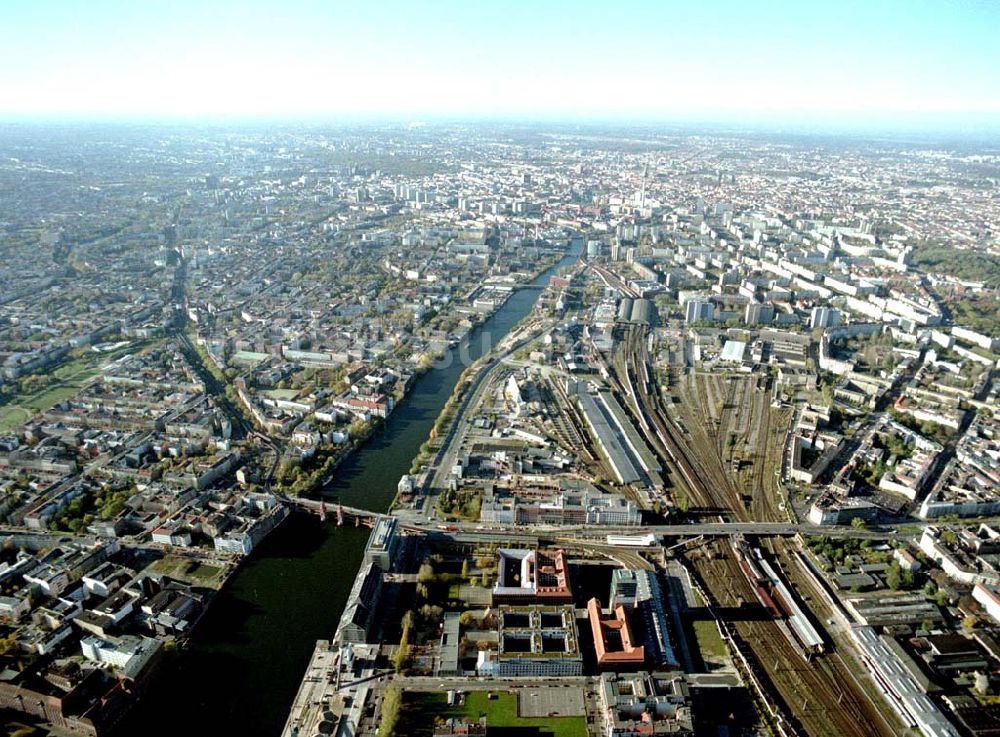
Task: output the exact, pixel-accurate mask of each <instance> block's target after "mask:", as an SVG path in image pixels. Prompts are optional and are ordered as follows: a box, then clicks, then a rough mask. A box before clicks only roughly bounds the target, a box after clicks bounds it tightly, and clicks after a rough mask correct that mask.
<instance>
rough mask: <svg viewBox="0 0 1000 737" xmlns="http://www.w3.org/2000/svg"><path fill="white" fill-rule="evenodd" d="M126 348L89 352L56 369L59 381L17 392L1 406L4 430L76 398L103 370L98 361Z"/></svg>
mask: <svg viewBox="0 0 1000 737" xmlns="http://www.w3.org/2000/svg"><path fill="white" fill-rule="evenodd" d="M138 345H139V346H142V345H145V344H144V343H143V344H138ZM135 349H136V346H129V347H128V350H129V351H131V350H135ZM125 352H127V351H126V349H119V350H118V351H114V352H112V353H108V354H102V355H100V356H98V355H96V354H94V355H92V354H89V353H88V354H84V355H82V356H80V357H79V358H74V359H73V360H71V361H67V362H66V363H64V364H62V365H61V366H59V367H58V368H56V369H54V370H53V371H52V376H53V377H54V378H55V379H57V381H56V382H54V383H52V384H51V385H50V386H47V387H45V388H44V389H40V390H39V391H37V392H33V393H31V394H20V395H17V396H13V397H11V399H10V402H9V404H8V405H7V406H5V407H0V433H8V432H11V431H13V430H16V429H17V428H18V427H20V426H21V425H23V424H24V423H25V422H26V421H27V420H28V419H29V418H30V417H31V416H32V415H33V414H39V413H41V412H45V411H46V410H49V409H51V408H52V407H54V406H55V405H57V404H59V403H60V402H63V401H65V400H67V399H72V398H73V397H75V396H76V395H77V393H78V392H79V391H80V390H81V389H82V388H83V387H85V386H86V385H87V384H88V383H89V382H90V381H91V379H93V378H94V377H95V376H97V375H98V374H99V373H100V369H99V368H98V366H97V363H98V362H107V361H108V360H110V358H111V357H113V356H115V355H117V354H124V353H125Z"/></svg>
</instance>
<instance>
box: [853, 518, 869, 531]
mask: <svg viewBox="0 0 1000 737" xmlns="http://www.w3.org/2000/svg"><path fill="white" fill-rule="evenodd" d="M867 526H868V525H867V523H865V521H864V520H863V519H862V518H861V517H855V518H854V519H852V520H851V527H853V528H854V529H856V530H863V529H864V528H865V527H867Z"/></svg>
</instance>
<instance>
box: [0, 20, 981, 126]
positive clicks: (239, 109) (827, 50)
mask: <svg viewBox="0 0 1000 737" xmlns="http://www.w3.org/2000/svg"><path fill="white" fill-rule="evenodd" d="M5 15H6V17H5V22H4V32H3V40H4V44H3V47H2V50H0V62H2V64H0V89H3V90H4V94H3V95H2V96H0V120H4V121H11V120H13V121H24V120H60V121H61V120H66V121H69V120H72V121H81V122H89V121H124V122H133V121H138V122H150V121H156V122H190V121H201V122H206V121H207V122H212V121H215V122H246V121H258V122H273V121H298V122H330V121H347V122H351V121H368V122H379V121H400V122H402V121H406V120H431V121H433V122H437V121H446V122H453V121H467V122H494V121H504V122H540V123H545V122H554V123H567V124H575V123H582V124H589V123H594V124H609V123H610V124H614V123H623V122H630V123H638V124H657V125H670V124H681V125H686V124H709V125H736V126H767V127H774V126H779V127H781V126H791V127H800V126H801V127H808V126H820V127H822V128H825V129H835V128H838V127H839V128H844V129H848V130H851V129H855V130H856V129H873V130H892V129H900V130H914V129H918V130H933V129H939V130H955V129H963V128H967V129H973V130H975V129H981V128H983V127H985V128H988V129H1000V50H998V46H997V44H995V43H994V42H993V39H992V38H991V34H992V33H993V32H994V31H995V29H996V28H998V27H1000V6H998V5H997V4H994V3H988V2H975V1H969V2H960V3H959V2H939V1H930V2H925V3H920V4H919V5H918V4H912V3H905V2H900V1H898V0H891V1H888V0H887V1H884V2H874V3H863V2H847V3H843V2H841V3H833V2H819V3H792V2H787V1H783V0H782V1H774V2H764V3H755V4H752V5H748V4H745V3H741V2H737V1H736V0H718V1H717V2H714V3H711V4H710V5H700V6H697V7H695V4H692V3H673V2H663V3H657V2H648V1H646V0H643V1H636V2H631V3H625V4H620V5H617V6H614V7H609V6H607V5H605V4H596V3H586V2H583V3H562V2H549V3H541V4H531V3H528V2H522V1H521V0H518V1H516V2H511V3H506V4H504V5H503V7H501V8H498V9H497V8H488V7H479V6H475V5H470V4H468V3H458V2H451V1H450V0H449V1H447V2H438V3H433V4H432V3H426V4H420V3H404V2H397V1H395V0H389V1H387V2H382V3H379V4H377V5H373V6H370V7H363V8H362V7H361V6H360V5H354V4H349V3H325V2H319V1H318V0H298V1H297V2H291V3H284V4H282V3H278V2H276V1H275V0H251V1H248V2H239V3H238V2H233V1H232V0H225V1H223V2H217V3H204V2H201V3H199V2H194V0H179V1H178V2H175V3H171V4H170V5H169V6H159V5H148V4H145V3H129V2H127V1H126V0H96V1H95V2H91V3H87V4H85V5H80V6H74V5H71V4H69V3H65V2H59V1H57V0H41V1H40V2H35V3H15V5H14V7H12V8H8V9H7V10H5Z"/></svg>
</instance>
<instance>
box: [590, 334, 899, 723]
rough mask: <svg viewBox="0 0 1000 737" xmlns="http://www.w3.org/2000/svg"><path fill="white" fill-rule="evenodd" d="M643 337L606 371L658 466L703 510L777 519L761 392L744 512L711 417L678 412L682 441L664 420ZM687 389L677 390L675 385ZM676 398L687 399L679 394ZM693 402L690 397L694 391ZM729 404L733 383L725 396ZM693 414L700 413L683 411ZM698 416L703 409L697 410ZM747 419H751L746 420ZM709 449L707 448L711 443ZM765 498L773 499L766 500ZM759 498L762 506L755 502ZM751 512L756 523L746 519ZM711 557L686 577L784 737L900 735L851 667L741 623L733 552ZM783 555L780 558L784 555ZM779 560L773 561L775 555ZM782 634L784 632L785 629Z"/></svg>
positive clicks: (751, 597) (750, 598) (748, 409)
mask: <svg viewBox="0 0 1000 737" xmlns="http://www.w3.org/2000/svg"><path fill="white" fill-rule="evenodd" d="M644 338H645V332H644V331H642V330H641V329H637V328H633V327H629V328H626V329H625V333H624V334H623V336H622V340H621V342H620V344H619V351H618V352H617V353H616V355H615V357H614V361H613V369H614V370H613V371H612V370H611V368H612V367H607V366H606V367H605V371H606V375H607V376H608V377H609V381H611V383H612V385H613V386H614V387H615V388H616V390H617V391H618V392H619V393H620V394H621V395H622V396H625V397H627V398H628V401H627V402H626V406H627V407H628V409H629V411H630V412H632V413H633V414H634V416H635V419H636V421H637V423H638V424H639V426H640V427H641V428H642V429H643V431H644V432H645V434H646V436H647V438H648V439H649V440H650V442H651V444H652V445H653V447H654V449H655V450H656V452H658V453H660V454H661V456H662V459H663V461H664V465H665V466H670V467H673V468H675V469H676V470H677V471H678V474H679V476H680V477H681V478H683V479H684V482H685V485H686V487H687V490H688V492H689V493H690V494H691V497H692V499H694V500H696V501H697V502H698V504H700V505H703V506H704V507H714V508H715V509H718V510H723V511H727V512H728V514H729V515H730V516H731V517H733V518H735V519H737V520H741V521H743V520H749V519H750V518H751V517H752V516H755V515H757V514H761V515H762V516H763V517H765V518H768V517H774V516H775V515H776V514H777V511H778V510H777V508H776V505H775V503H774V502H775V499H776V494H774V493H773V492H774V490H775V487H774V484H775V483H776V482H775V481H774V480H769V479H768V478H767V476H766V474H767V469H768V468H769V467H770V466H769V463H770V460H771V458H770V452H772V449H773V447H775V446H777V448H778V451H777V452H778V454H779V458H778V460H779V462H780V453H781V446H782V443H781V442H780V439H779V441H778V442H775V438H774V433H773V432H772V424H771V418H770V411H771V408H770V406H769V403H768V402H767V398H768V394H769V393H768V392H763V391H757V390H756V389H755V388H754V386H753V385H752V384H751V383H750V382H748V381H744V382H743V383H744V384H745V386H744V387H743V388H744V392H743V397H741V399H740V411H741V414H744V417H743V418H742V419H741V420H740V422H741V423H742V427H743V433H744V435H749V434H750V430H751V428H756V429H755V430H754V432H755V433H756V438H757V442H758V444H759V443H760V442H761V435H763V441H764V446H765V452H764V453H763V454H761V455H762V456H763V457H760V455H759V456H758V457H757V458H756V460H755V462H754V463H752V464H751V470H750V471H749V473H748V476H749V478H747V479H745V480H746V481H749V486H750V491H751V505H750V509H747V508H746V507H745V506H744V505H743V502H742V498H741V495H740V494H739V491H738V488H737V486H738V483H737V482H736V481H735V479H734V474H733V473H732V472H729V473H727V471H726V469H725V464H724V461H723V455H722V453H721V452H720V446H719V444H718V443H719V438H711V437H710V435H709V433H708V432H707V431H706V430H705V419H706V418H708V417H709V416H710V414H709V413H708V412H704V411H703V412H702V416H701V417H700V418H698V417H692V416H691V414H690V412H685V413H684V414H685V415H686V419H687V422H686V425H685V426H686V427H687V428H688V432H689V433H690V436H689V438H686V437H683V435H681V433H680V432H679V430H678V429H677V427H676V424H675V423H674V422H673V421H672V420H670V419H668V418H669V414H668V413H667V410H666V405H665V403H664V400H663V397H662V396H661V395H660V393H659V391H658V387H657V386H655V385H653V384H652V383H651V382H649V379H648V377H649V370H648V357H647V353H646V345H645V341H644ZM680 385H681V386H682V387H684V382H680ZM682 391H685V393H687V391H686V390H684V389H682ZM696 393H697V391H696ZM729 393H730V395H731V399H730V401H728V402H727V405H733V404H734V403H735V393H736V389H735V382H734V383H733V388H731V389H730V392H729ZM689 406H690V407H691V408H694V407H697V406H698V405H697V404H693V403H691V404H689ZM702 409H705V408H704V407H702ZM751 415H752V416H751ZM732 422H733V416H732V408H731V407H730V409H729V410H728V414H727V411H726V410H725V409H724V410H723V413H722V416H721V417H720V418H719V424H718V430H717V431H718V433H719V437H728V435H727V434H728V431H729V428H730V427H732ZM713 441H714V442H713ZM768 491H771V492H772V493H770V494H769V493H768ZM757 499H760V501H756V500H757ZM751 512H753V514H751ZM710 549H713V550H714V551H715V553H714V554H713V555H712V556H711V557H708V556H706V555H704V552H703V551H704V548H702V549H699V550H698V551H696V552H694V553H693V554H692V556H693V558H694V560H693V561H692V568H693V569H694V573H695V575H696V576H697V577H698V578H699V579H700V580H701V581H702V582H703V587H704V589H705V590H706V591H707V592H708V595H709V596H710V597H711V598H712V599H713V601H712V602H710V603H711V604H712V606H713V608H715V610H716V612H719V613H721V614H720V615H719V616H720V617H721V618H723V619H726V618H727V617H728V618H729V619H726V621H727V624H728V625H729V628H730V631H731V632H732V633H733V639H734V646H736V647H738V648H739V649H740V652H741V653H742V654H743V657H744V658H745V660H746V662H747V663H748V664H749V665H750V667H751V668H753V669H754V670H755V671H756V675H758V676H763V678H759V680H760V681H761V682H763V683H765V684H768V685H767V688H769V689H770V690H771V691H772V696H773V700H774V703H775V704H777V708H778V711H779V713H780V715H781V718H782V720H784V721H786V722H787V725H790V726H789V729H786V730H785V731H786V732H791V733H796V734H807V735H831V736H832V735H844V736H846V737H851V736H853V735H857V736H858V737H881V736H882V735H892V734H897V733H898V729H896V727H897V726H898V725H890V724H888V723H887V722H886V721H885V718H884V717H883V716H882V714H881V712H880V710H879V709H878V708H877V707H876V706H875V705H874V704H873V703H872V701H871V700H870V699H869V698H868V697H867V695H866V693H865V689H864V688H863V687H862V686H861V685H860V684H859V683H858V682H857V680H856V679H855V677H854V675H853V670H856V668H854V669H852V667H851V666H850V665H849V664H848V663H847V662H846V661H845V660H844V659H843V657H842V656H841V655H840V654H839V653H837V652H833V653H830V654H828V655H824V656H822V657H818V658H815V659H813V660H811V661H807V660H806V659H805V657H804V656H803V654H802V652H801V650H800V649H798V648H796V647H795V646H794V645H793V644H792V642H791V641H790V638H788V637H786V636H785V634H784V633H783V631H782V628H781V624H780V623H779V622H778V621H777V620H774V619H771V618H770V617H769V616H766V615H765V616H760V617H745V616H740V613H741V612H743V610H744V606H745V604H746V603H747V602H752V603H753V604H754V605H757V607H758V608H760V607H759V604H757V599H756V593H755V592H754V591H753V590H752V588H751V587H750V585H749V582H748V581H747V579H746V578H745V577H744V575H743V572H742V571H741V570H740V567H739V563H738V561H737V558H736V555H735V553H734V552H733V551H732V550H731V549H729V548H728V546H724V545H723V546H721V547H720V546H719V545H718V544H713V547H712V548H710ZM781 552H782V553H783V552H784V551H783V550H782V551H781ZM776 555H777V553H776ZM786 626H787V625H786Z"/></svg>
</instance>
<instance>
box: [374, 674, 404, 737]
mask: <svg viewBox="0 0 1000 737" xmlns="http://www.w3.org/2000/svg"><path fill="white" fill-rule="evenodd" d="M402 705H403V692H402V690H401V689H400V688H399V686H398V685H396V684H395V683H390V684H389V685H388V686H386V687H385V689H384V690H383V691H382V709H381V711H382V721H381V722H379V725H378V733H377V735H378V737H393V735H394V734H395V733H396V725H397V724H398V722H399V712H400V709H401V708H402Z"/></svg>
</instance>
